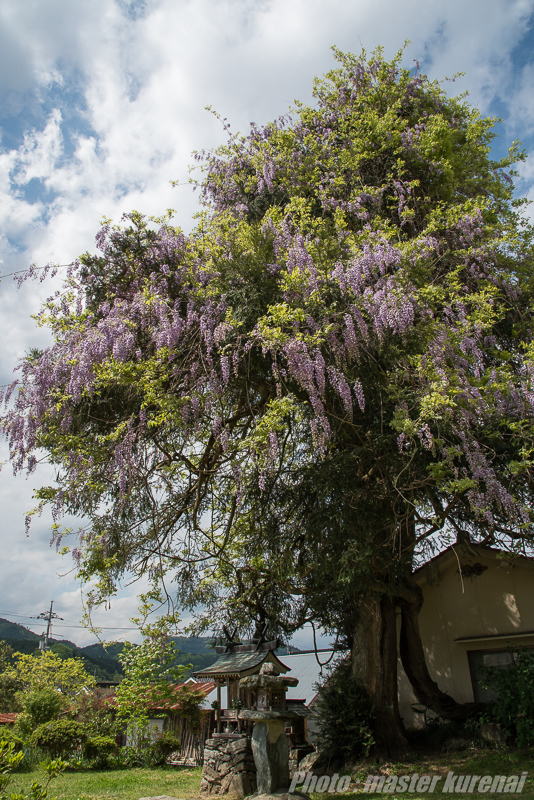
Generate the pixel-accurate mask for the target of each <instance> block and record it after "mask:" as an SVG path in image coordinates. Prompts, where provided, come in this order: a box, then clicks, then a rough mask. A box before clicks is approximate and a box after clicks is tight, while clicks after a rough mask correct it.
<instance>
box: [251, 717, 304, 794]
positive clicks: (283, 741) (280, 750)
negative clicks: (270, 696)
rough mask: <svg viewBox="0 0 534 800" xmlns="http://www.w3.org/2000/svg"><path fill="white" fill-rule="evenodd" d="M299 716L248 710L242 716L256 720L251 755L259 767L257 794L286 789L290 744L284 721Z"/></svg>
mask: <svg viewBox="0 0 534 800" xmlns="http://www.w3.org/2000/svg"><path fill="white" fill-rule="evenodd" d="M296 716H297V714H295V713H294V712H292V711H249V710H244V711H241V712H240V714H239V718H240V719H248V720H253V721H254V730H253V731H252V754H253V756H254V765H255V767H256V784H257V787H258V794H273V793H274V792H279V791H281V790H285V791H287V788H288V786H289V783H290V779H289V745H288V741H287V736H286V734H285V722H286V720H289V719H294V718H295V717H296Z"/></svg>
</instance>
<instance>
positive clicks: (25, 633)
mask: <svg viewBox="0 0 534 800" xmlns="http://www.w3.org/2000/svg"><path fill="white" fill-rule="evenodd" d="M40 638H41V637H40V636H39V634H37V633H34V632H33V631H29V630H28V628H25V627H24V626H23V625H19V624H18V623H16V622H10V621H9V620H7V619H1V618H0V639H28V640H31V641H35V642H38V641H39V639H40Z"/></svg>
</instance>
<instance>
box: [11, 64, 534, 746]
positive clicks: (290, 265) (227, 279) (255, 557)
mask: <svg viewBox="0 0 534 800" xmlns="http://www.w3.org/2000/svg"><path fill="white" fill-rule="evenodd" d="M336 56H337V58H338V60H339V62H340V67H339V69H337V70H335V71H333V72H331V73H330V74H328V75H327V77H326V79H325V80H322V81H317V82H316V84H315V98H316V101H317V102H316V105H315V106H314V107H307V106H304V105H297V107H296V109H295V110H294V111H293V112H292V116H291V117H289V116H288V117H284V118H282V119H279V120H277V121H275V122H273V123H271V124H269V125H267V126H265V127H259V126H255V125H253V126H252V127H251V130H250V132H249V134H248V135H246V136H243V135H233V134H230V133H228V143H227V145H226V146H225V147H223V148H221V149H220V150H219V151H217V152H215V153H199V154H197V155H196V158H197V159H198V161H199V163H200V166H201V168H202V169H203V173H202V179H201V180H200V181H199V184H198V185H199V189H200V193H201V199H202V203H203V208H202V210H201V212H200V213H199V216H198V219H197V225H196V227H195V229H194V230H193V232H192V233H191V235H189V236H185V235H184V234H183V233H182V232H181V231H180V230H179V229H177V228H175V227H172V226H171V224H170V220H169V219H166V220H159V221H154V220H148V221H147V220H145V219H144V218H143V217H142V216H141V215H140V214H138V213H133V214H130V215H128V216H127V217H126V218H125V223H124V225H123V226H122V227H120V226H115V227H113V226H111V225H110V224H108V223H106V224H105V225H104V226H103V228H102V230H101V231H100V233H99V235H98V237H97V244H98V247H99V249H100V254H99V255H94V256H93V255H88V254H86V255H85V256H83V257H81V258H80V259H79V261H76V262H74V264H73V265H72V267H71V268H70V270H69V273H68V277H67V280H66V282H65V286H64V289H63V291H61V292H60V293H58V294H57V295H56V296H55V297H53V298H51V299H50V301H49V302H48V303H46V304H45V306H44V308H43V309H42V312H41V317H40V322H41V324H42V325H45V326H48V327H50V328H51V330H52V332H53V335H54V344H53V346H52V347H51V348H49V349H47V350H46V351H44V352H42V353H32V354H31V355H30V356H29V357H27V358H26V359H25V360H24V361H23V363H22V365H21V367H20V369H21V375H20V378H19V380H18V382H16V384H14V385H13V387H12V388H11V390H10V391H9V392H8V396H7V397H6V402H7V403H8V406H7V409H6V413H5V416H4V419H3V428H4V431H5V434H6V435H7V437H8V438H9V442H10V446H11V457H12V462H13V466H14V469H15V470H16V471H20V470H22V469H25V468H26V469H29V470H30V471H31V470H33V469H34V468H35V465H36V461H37V458H38V457H39V455H40V453H41V452H42V451H44V452H46V453H47V454H48V459H49V461H50V462H51V463H52V464H54V465H56V467H57V482H56V484H55V485H54V486H50V487H43V488H42V489H41V490H40V491H39V492H38V493H37V496H38V501H39V504H40V505H41V506H42V505H43V504H51V506H52V509H53V513H54V516H55V517H58V518H59V516H60V515H61V514H62V513H64V512H68V513H70V514H78V515H81V516H83V517H84V518H85V519H86V520H87V521H88V524H87V526H86V527H85V528H84V530H83V531H82V532H81V533H80V535H79V541H78V543H77V545H76V547H73V548H72V554H73V556H74V558H75V560H76V561H77V563H78V565H79V574H80V576H81V577H82V579H85V578H87V579H88V578H90V577H93V576H95V575H97V576H99V577H100V591H101V592H102V595H106V593H110V592H113V591H114V586H115V581H116V580H117V578H118V577H119V576H120V575H121V574H123V573H124V572H127V571H129V572H133V573H136V574H138V575H141V574H149V575H150V576H151V577H152V578H153V580H154V581H155V582H156V583H158V582H165V580H166V576H167V577H168V580H169V581H171V580H173V581H175V585H174V586H172V592H173V593H176V594H177V596H178V598H179V600H180V602H181V603H182V604H188V605H189V606H191V607H195V606H197V607H198V606H201V610H202V614H203V615H204V620H205V621H206V624H209V623H213V620H214V619H216V620H219V621H220V620H221V619H223V620H224V619H226V620H229V621H230V620H231V621H234V622H235V621H237V622H238V623H244V624H248V625H250V624H253V623H254V622H255V623H257V624H258V625H259V626H262V625H264V623H268V625H269V627H270V630H271V632H272V633H280V632H282V633H286V634H287V633H290V632H291V631H292V630H295V629H296V628H297V627H298V626H299V625H301V624H303V622H305V621H308V620H312V621H314V622H316V623H318V624H320V625H322V626H323V627H325V628H326V629H328V630H330V631H335V632H337V633H338V634H339V636H340V638H341V640H344V641H345V643H346V644H347V645H348V646H349V647H350V648H351V652H352V664H353V671H354V674H355V675H356V676H358V677H359V679H360V681H361V682H362V683H363V685H364V686H365V688H366V689H367V690H368V692H369V693H370V695H371V698H372V700H373V702H374V705H375V707H376V709H377V712H378V713H377V720H378V721H377V731H376V736H377V737H378V740H379V742H380V743H381V744H382V745H383V746H384V747H385V748H386V749H387V750H388V751H389V752H390V753H393V752H394V751H396V750H399V749H402V748H403V747H404V745H405V742H404V739H403V734H402V724H401V720H400V717H399V714H398V708H397V700H396V695H397V687H396V662H397V645H396V635H395V615H396V608H397V607H398V606H399V605H400V607H401V609H402V616H403V626H402V636H401V653H402V658H403V662H404V665H405V668H406V671H407V674H408V676H409V678H410V680H411V681H412V683H413V685H414V688H415V691H416V694H417V696H418V697H419V698H420V699H421V701H422V702H425V703H426V704H427V705H429V706H430V707H431V708H434V709H436V710H437V711H439V712H440V713H442V714H445V715H447V716H452V717H454V716H461V715H463V714H465V713H466V709H464V708H463V707H460V706H458V705H457V704H456V703H455V702H454V701H453V700H452V699H451V698H450V697H448V696H447V695H444V694H442V693H441V692H440V690H439V688H438V686H437V685H436V684H435V683H433V682H432V680H431V678H430V676H429V673H428V670H427V669H426V665H425V660H424V655H423V649H422V646H421V641H420V637H419V632H418V626H417V615H418V611H419V608H420V606H421V602H422V600H421V594H420V590H419V589H418V586H417V584H416V583H415V581H414V580H413V577H412V572H413V567H414V562H415V560H416V559H417V558H418V557H419V558H421V557H424V553H425V547H430V546H431V545H432V546H435V544H436V541H437V540H439V537H440V536H442V537H449V540H450V537H453V540H457V541H460V542H463V543H469V542H473V541H476V542H485V543H496V544H499V545H500V546H503V547H507V548H510V549H514V548H517V549H521V548H524V547H525V546H526V545H527V544H528V543H529V542H530V541H531V537H532V521H533V520H532V512H531V507H532V500H533V497H532V496H533V485H532V480H531V464H532V446H533V406H534V395H533V393H532V377H533V367H534V359H533V357H534V349H533V346H532V344H531V339H532V277H531V274H532V254H533V247H532V229H531V227H530V226H529V225H528V224H527V221H526V219H525V218H524V217H523V216H522V205H521V203H520V202H518V201H515V200H513V194H512V191H513V185H512V177H511V176H510V174H507V172H506V170H508V169H509V167H510V166H511V165H512V164H513V163H514V162H515V161H517V159H518V158H521V157H522V154H521V152H520V151H519V149H518V147H517V145H514V146H513V147H512V149H511V150H510V154H509V156H508V157H507V158H505V159H503V160H502V161H499V162H494V161H492V160H491V158H490V155H489V151H490V144H491V140H492V137H493V136H494V134H493V132H492V121H491V120H488V119H483V118H481V117H480V116H479V114H478V113H477V112H476V111H475V110H474V109H472V108H470V107H469V105H468V104H467V103H466V102H465V101H464V99H462V98H460V99H450V98H449V97H448V96H447V95H446V94H445V92H444V91H443V89H442V88H441V87H440V86H439V85H438V84H437V83H431V82H430V81H429V80H428V79H427V78H426V77H425V76H424V75H421V74H419V72H418V69H417V68H416V69H414V70H406V69H402V68H401V67H400V63H401V54H399V55H398V56H397V58H396V59H394V60H393V61H392V62H387V61H385V60H384V59H383V57H382V55H381V53H380V52H379V51H378V52H376V53H374V54H373V55H372V56H371V57H370V58H367V57H366V56H365V54H362V55H361V56H360V57H355V56H352V55H344V54H342V53H340V52H337V51H336ZM511 174H512V176H513V173H511ZM158 226H159V227H158ZM10 396H11V399H10ZM62 533H63V532H62V529H61V528H60V527H59V523H58V527H57V530H56V542H57V544H58V546H59V545H60V544H61V542H62ZM167 586H168V587H171V584H170V583H168V584H167ZM169 591H171V588H169ZM251 621H252V623H251Z"/></svg>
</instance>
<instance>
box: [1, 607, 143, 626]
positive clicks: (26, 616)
mask: <svg viewBox="0 0 534 800" xmlns="http://www.w3.org/2000/svg"><path fill="white" fill-rule="evenodd" d="M47 613H48V612H44V614H45V616H44V617H41V615H39V616H38V617H35V616H32V615H31V614H16V613H14V612H13V611H2V609H0V614H6V615H7V616H9V617H17V618H18V619H25V620H31V619H46V618H47V617H46V614H47ZM56 619H59V620H62V621H61V622H57V623H56V626H57V627H58V628H76V629H77V630H80V631H82V630H89V628H87V627H86V626H85V625H77V624H76V623H74V622H71V621H69V620H63V618H62V617H56ZM7 621H8V622H11V620H9V619H8V620H7ZM15 624H16V623H15ZM95 627H97V628H99V629H101V630H104V631H136V630H138V629H137V628H135V627H122V626H119V625H96V626H95Z"/></svg>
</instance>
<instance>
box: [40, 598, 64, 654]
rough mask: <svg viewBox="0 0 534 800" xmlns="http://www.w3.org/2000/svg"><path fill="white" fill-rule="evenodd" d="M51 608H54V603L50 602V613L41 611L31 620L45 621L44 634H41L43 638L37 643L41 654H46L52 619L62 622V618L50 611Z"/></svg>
mask: <svg viewBox="0 0 534 800" xmlns="http://www.w3.org/2000/svg"><path fill="white" fill-rule="evenodd" d="M53 607H54V601H53V600H51V601H50V611H41V613H40V614H38V615H37V616H36V617H33V619H45V620H46V622H47V625H46V633H43V638H42V640H41V641H40V642H39V650H42V651H43V653H46V651H47V650H48V640H49V639H50V636H51V633H52V620H53V619H61V620H63V617H58V615H57V614H56V613H55V612H54V611H52V609H53Z"/></svg>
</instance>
